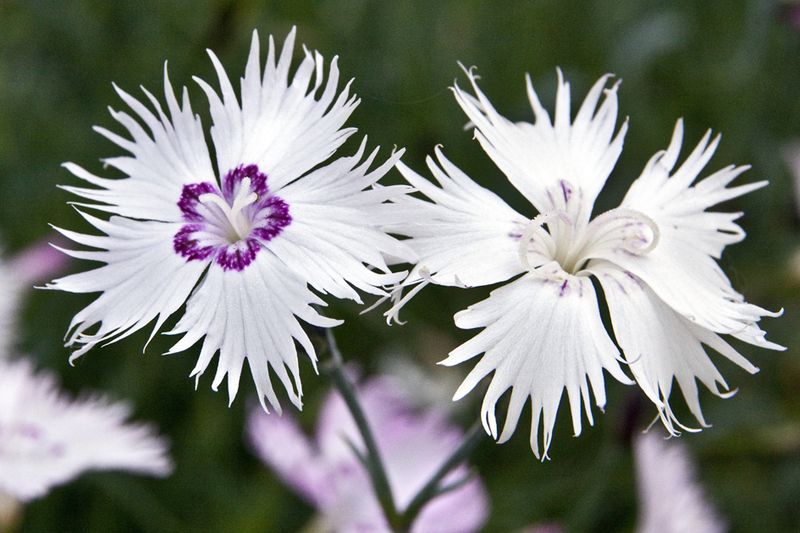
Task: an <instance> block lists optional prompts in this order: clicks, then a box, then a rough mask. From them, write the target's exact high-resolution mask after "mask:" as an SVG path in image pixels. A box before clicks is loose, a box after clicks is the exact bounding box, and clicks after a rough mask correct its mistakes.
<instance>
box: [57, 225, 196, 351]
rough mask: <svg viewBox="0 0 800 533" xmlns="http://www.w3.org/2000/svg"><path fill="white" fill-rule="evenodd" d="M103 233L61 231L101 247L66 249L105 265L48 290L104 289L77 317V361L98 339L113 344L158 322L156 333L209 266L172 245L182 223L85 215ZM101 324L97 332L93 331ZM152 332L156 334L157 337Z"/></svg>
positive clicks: (71, 335) (74, 324)
mask: <svg viewBox="0 0 800 533" xmlns="http://www.w3.org/2000/svg"><path fill="white" fill-rule="evenodd" d="M81 215H82V216H83V218H84V219H86V220H87V221H88V222H89V223H90V224H91V225H92V226H94V227H95V228H96V229H98V230H100V231H101V232H103V233H105V235H103V236H95V235H86V234H82V233H76V232H72V231H68V230H62V229H59V230H58V231H60V232H61V233H62V234H63V235H64V236H65V237H67V238H69V239H71V240H73V241H75V242H76V243H78V244H80V245H83V246H89V247H92V248H97V249H99V250H97V251H80V250H63V251H64V252H65V253H67V254H69V255H71V256H73V257H76V258H79V259H87V260H90V261H98V262H101V263H105V265H104V266H101V267H98V268H95V269H93V270H88V271H86V272H81V273H79V274H73V275H70V276H66V277H63V278H59V279H56V280H55V281H53V282H52V283H50V284H48V285H47V288H50V289H58V290H63V291H67V292H75V293H91V292H100V293H102V294H100V296H98V297H97V299H95V300H94V301H93V302H92V303H91V304H89V305H88V306H87V307H85V308H84V309H83V310H81V311H80V312H78V314H76V315H75V317H74V318H73V319H72V323H71V324H70V327H69V330H70V331H71V333H69V334H68V336H69V338H68V342H67V346H75V345H77V346H78V349H77V350H76V351H75V352H73V354H72V356H71V357H70V361H74V360H75V359H77V358H78V357H80V356H81V355H83V354H84V353H86V352H87V351H88V350H90V349H91V348H92V347H93V346H95V345H96V344H98V343H104V342H113V341H117V340H120V339H122V338H125V337H127V336H128V335H130V334H132V333H134V332H136V331H138V330H140V329H142V328H143V327H145V326H147V325H148V324H149V323H151V322H152V321H153V320H156V324H155V327H154V328H153V333H152V335H154V334H155V333H156V332H157V331H158V330H159V329H160V328H161V326H162V325H163V324H164V322H165V321H166V320H167V318H169V316H170V315H172V313H174V312H175V311H177V310H178V308H179V307H180V306H182V305H183V303H184V302H185V301H186V298H187V297H188V296H189V293H190V292H191V290H192V287H194V285H195V284H196V283H197V280H198V279H199V278H200V276H201V275H202V273H203V270H204V269H205V268H206V266H207V265H208V262H207V261H190V262H187V261H186V260H185V259H183V258H182V257H180V256H178V255H177V254H176V253H175V251H174V250H173V247H172V237H173V236H174V235H175V232H177V231H178V229H179V228H180V224H177V223H163V222H152V221H138V220H130V219H127V218H123V217H111V219H110V220H108V221H105V220H101V219H99V218H96V217H93V216H91V215H88V214H86V213H81ZM94 326H98V327H97V329H96V330H95V331H94V332H93V333H89V332H88V330H90V329H92V328H93V327H94ZM152 335H151V338H152Z"/></svg>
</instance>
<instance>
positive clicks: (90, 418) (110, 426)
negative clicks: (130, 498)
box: [0, 360, 172, 502]
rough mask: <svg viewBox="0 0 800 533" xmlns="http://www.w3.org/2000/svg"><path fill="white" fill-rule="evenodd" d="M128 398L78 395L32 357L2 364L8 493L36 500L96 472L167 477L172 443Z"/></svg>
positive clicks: (1, 478)
mask: <svg viewBox="0 0 800 533" xmlns="http://www.w3.org/2000/svg"><path fill="white" fill-rule="evenodd" d="M129 413H130V410H129V408H128V406H127V405H125V404H123V403H111V402H110V401H109V400H107V399H105V398H102V397H99V396H94V397H88V398H82V399H78V400H71V399H67V398H65V397H64V395H63V394H62V393H61V392H59V390H58V388H57V386H56V382H55V380H54V379H53V377H52V376H50V375H49V374H47V373H43V372H40V373H34V371H33V368H32V366H31V365H30V363H28V362H27V361H25V360H19V361H14V362H9V361H0V494H2V493H5V494H7V495H9V496H11V497H12V498H13V499H16V500H19V501H23V502H24V501H28V500H32V499H35V498H39V497H41V496H44V495H45V494H46V493H47V492H48V491H49V490H50V489H51V488H52V487H54V486H56V485H60V484H63V483H66V482H68V481H70V480H72V479H73V478H75V477H77V476H79V475H80V474H82V473H83V472H86V471H88V470H126V471H130V472H137V473H140V474H148V475H154V476H164V475H167V474H169V473H170V471H171V470H172V464H171V461H170V459H169V457H168V455H167V444H166V442H165V441H164V440H163V439H162V438H160V437H158V436H157V435H156V434H155V432H154V430H153V428H151V427H150V426H148V425H143V424H130V423H126V422H125V420H126V419H127V418H128V415H129Z"/></svg>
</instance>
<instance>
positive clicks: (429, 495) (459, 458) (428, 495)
mask: <svg viewBox="0 0 800 533" xmlns="http://www.w3.org/2000/svg"><path fill="white" fill-rule="evenodd" d="M484 438H485V433H484V431H483V427H481V423H480V422H475V424H473V425H472V427H471V428H470V430H469V431H468V432H467V435H466V436H465V437H464V440H463V441H461V444H459V446H458V448H456V449H455V450H454V451H453V453H452V455H450V457H448V458H447V460H446V461H445V462H444V463H442V465H441V466H440V467H439V469H438V470H437V471H436V473H435V474H434V475H433V477H431V479H429V480H428V482H427V483H426V484H425V486H423V487H422V488H421V489H420V491H419V492H418V493H417V494H416V495H415V496H414V497H413V498H412V499H411V502H410V503H409V504H408V507H406V509H405V510H404V511H403V513H402V515H401V524H402V525H403V526H404V528H406V529H407V528H410V527H411V525H412V524H413V523H414V520H416V518H417V516H418V515H419V513H420V512H421V511H422V509H423V508H424V507H425V505H427V504H428V502H430V501H431V500H433V499H434V498H435V497H437V496H439V495H440V494H443V493H445V492H448V491H449V490H450V489H451V488H454V487H451V486H447V485H445V486H442V485H441V483H442V481H443V480H444V478H445V477H446V476H447V474H449V473H450V472H451V471H453V469H455V468H456V467H458V466H459V465H460V464H461V463H463V462H464V461H466V460H467V459H468V458H469V456H470V455H472V452H473V451H474V450H475V448H477V447H478V444H480V442H481V441H482V440H483V439H484ZM462 481H465V480H459V481H456V482H455V485H459V486H460V485H461V482H462Z"/></svg>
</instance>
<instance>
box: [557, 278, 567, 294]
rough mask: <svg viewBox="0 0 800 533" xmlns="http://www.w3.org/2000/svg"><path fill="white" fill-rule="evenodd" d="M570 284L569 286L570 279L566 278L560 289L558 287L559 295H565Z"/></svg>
mask: <svg viewBox="0 0 800 533" xmlns="http://www.w3.org/2000/svg"><path fill="white" fill-rule="evenodd" d="M568 286H569V280H566V279H565V280H564V281H563V283H561V287H559V289H558V295H559V296H564V294H566V292H567V287H568Z"/></svg>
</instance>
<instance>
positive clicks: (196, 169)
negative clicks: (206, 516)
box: [62, 65, 214, 222]
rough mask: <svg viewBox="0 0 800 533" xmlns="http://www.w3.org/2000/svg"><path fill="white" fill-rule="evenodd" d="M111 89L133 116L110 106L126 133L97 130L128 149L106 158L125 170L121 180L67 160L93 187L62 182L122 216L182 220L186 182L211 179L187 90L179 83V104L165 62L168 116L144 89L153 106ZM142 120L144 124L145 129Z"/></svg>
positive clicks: (96, 205)
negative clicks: (181, 204)
mask: <svg viewBox="0 0 800 533" xmlns="http://www.w3.org/2000/svg"><path fill="white" fill-rule="evenodd" d="M115 89H116V91H117V93H118V94H119V96H120V97H121V98H122V100H123V101H124V102H125V103H126V104H127V105H128V107H130V108H131V110H132V111H133V112H134V115H135V117H136V118H134V117H132V116H131V115H129V114H128V113H125V112H122V111H115V110H113V109H111V110H110V112H111V116H112V117H113V118H114V119H115V120H116V121H117V122H119V123H120V124H121V125H122V126H123V127H125V129H126V130H127V132H128V135H129V137H130V138H125V137H122V136H120V135H117V134H115V133H112V132H111V131H109V130H107V129H106V128H102V127H96V128H95V131H97V132H98V133H100V134H101V135H103V136H104V137H106V138H108V139H109V140H111V141H112V142H113V143H115V144H116V145H118V146H119V147H120V148H122V149H124V150H125V151H127V152H129V153H130V155H128V156H120V157H112V158H109V159H105V160H104V162H105V164H106V165H107V166H111V167H114V168H116V169H117V170H119V171H121V172H123V173H124V174H126V176H127V177H126V178H123V179H107V178H101V177H99V176H96V175H94V174H92V173H90V172H89V171H87V170H85V169H84V168H82V167H80V166H78V165H76V164H74V163H65V164H64V167H65V168H66V169H67V170H69V171H70V172H71V173H72V174H73V175H74V176H76V177H77V178H79V179H81V180H83V181H85V182H87V183H89V184H90V185H94V186H95V187H97V188H87V187H73V186H63V187H62V188H63V189H65V190H67V191H69V192H72V193H74V194H76V195H78V196H80V197H82V198H85V199H86V200H90V201H91V202H92V203H91V204H80V205H90V206H91V207H93V208H95V209H98V210H101V211H105V212H108V213H114V214H117V215H122V216H126V217H132V218H139V219H148V220H160V221H164V222H175V221H179V220H181V212H180V209H178V205H177V199H178V198H179V197H180V194H181V189H182V187H183V185H184V184H187V183H193V182H200V181H211V182H213V181H214V172H213V169H212V167H211V159H210V157H209V153H208V147H207V146H206V142H205V138H204V133H203V127H202V124H201V123H200V118H199V117H198V116H197V115H195V114H194V112H193V111H192V107H191V104H190V103H189V95H188V93H187V91H186V88H185V87H184V88H183V96H182V103H180V104H179V103H178V100H177V98H176V97H175V93H174V91H173V88H172V84H171V83H170V81H169V77H168V75H167V68H166V65H165V66H164V96H165V99H166V101H167V110H168V112H169V116H168V115H167V114H166V113H165V112H164V110H163V108H162V107H161V104H160V103H159V102H158V100H157V99H156V98H155V97H154V96H153V95H152V94H151V93H150V92H148V91H147V90H146V89H144V88H142V91H143V92H144V93H145V95H146V96H147V99H148V100H149V101H150V104H151V105H152V109H153V110H154V111H155V114H154V113H153V111H152V110H151V109H149V108H148V107H147V106H146V105H144V104H142V103H141V102H140V101H139V100H137V99H136V98H134V97H133V96H131V95H130V94H128V93H126V92H125V91H123V90H122V89H120V88H119V87H116V86H115ZM141 123H144V124H145V125H146V126H147V130H146V129H145V128H144V127H142V125H141Z"/></svg>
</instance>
